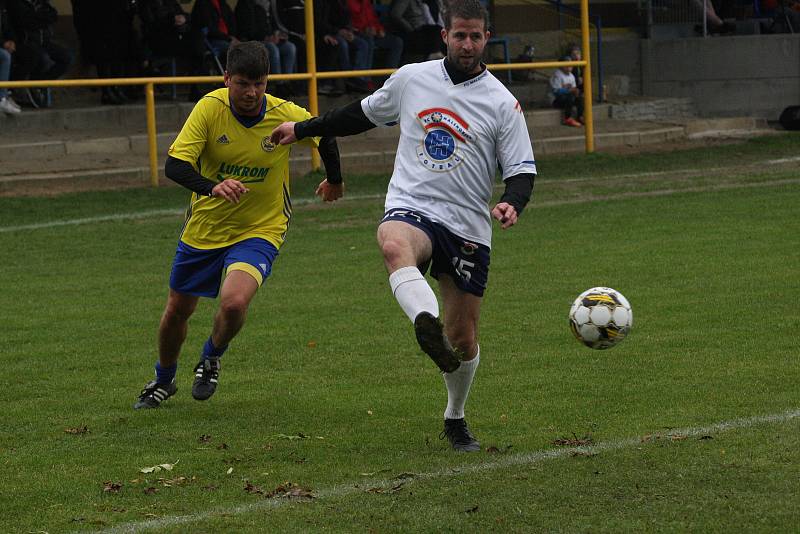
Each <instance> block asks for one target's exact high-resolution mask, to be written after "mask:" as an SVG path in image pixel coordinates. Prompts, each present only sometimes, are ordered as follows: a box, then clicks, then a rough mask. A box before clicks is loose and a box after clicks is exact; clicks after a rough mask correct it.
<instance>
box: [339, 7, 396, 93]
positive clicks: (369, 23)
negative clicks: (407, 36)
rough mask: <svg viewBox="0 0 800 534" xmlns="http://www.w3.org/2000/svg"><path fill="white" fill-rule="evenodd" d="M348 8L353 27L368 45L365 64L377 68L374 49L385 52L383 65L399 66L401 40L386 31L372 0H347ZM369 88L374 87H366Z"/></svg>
mask: <svg viewBox="0 0 800 534" xmlns="http://www.w3.org/2000/svg"><path fill="white" fill-rule="evenodd" d="M347 8H348V9H349V10H350V19H351V21H352V23H353V29H354V30H355V31H356V32H358V35H359V36H360V37H362V38H363V39H364V40H365V41H366V42H367V45H368V47H369V48H368V49H367V66H368V68H371V69H374V68H377V65H375V50H376V49H377V50H381V51H383V52H384V53H385V57H384V60H383V66H384V67H385V68H387V69H396V68H397V67H399V66H400V58H401V57H402V56H403V40H402V39H401V38H400V37H398V36H397V35H393V34H391V33H386V30H385V29H384V27H383V25H382V24H381V23H380V21H379V20H378V14H377V13H376V12H375V5H374V4H373V0H347ZM368 88H369V89H370V90H372V89H374V87H368Z"/></svg>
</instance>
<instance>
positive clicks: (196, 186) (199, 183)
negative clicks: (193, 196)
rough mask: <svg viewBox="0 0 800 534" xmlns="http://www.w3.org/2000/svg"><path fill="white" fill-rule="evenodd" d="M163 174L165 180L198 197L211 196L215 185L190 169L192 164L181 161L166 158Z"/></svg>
mask: <svg viewBox="0 0 800 534" xmlns="http://www.w3.org/2000/svg"><path fill="white" fill-rule="evenodd" d="M164 174H166V175H167V178H169V179H170V180H172V181H173V182H175V183H176V184H178V185H182V186H183V187H185V188H186V189H189V190H191V191H194V192H195V193H197V194H198V195H204V196H209V197H210V196H211V190H212V189H214V186H215V185H217V184H216V183H215V182H212V181H211V180H209V179H208V178H206V177H205V176H203V175H202V174H200V173H199V172H197V171H196V170H194V167H192V164H191V163H189V162H188V161H183V160H182V159H178V158H173V157H172V156H167V163H166V164H165V165H164Z"/></svg>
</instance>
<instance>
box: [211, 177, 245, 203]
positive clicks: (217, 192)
mask: <svg viewBox="0 0 800 534" xmlns="http://www.w3.org/2000/svg"><path fill="white" fill-rule="evenodd" d="M248 191H250V190H249V189H247V188H246V187H245V186H244V184H243V183H242V182H240V181H239V180H233V179H231V178H228V179H227V180H223V181H222V182H220V183H218V184H217V185H215V186H214V189H212V190H211V196H212V197H222V198H224V199H225V200H227V201H228V202H232V203H234V204H238V203H239V199H240V198H241V196H242V195H244V194H245V193H247V192H248Z"/></svg>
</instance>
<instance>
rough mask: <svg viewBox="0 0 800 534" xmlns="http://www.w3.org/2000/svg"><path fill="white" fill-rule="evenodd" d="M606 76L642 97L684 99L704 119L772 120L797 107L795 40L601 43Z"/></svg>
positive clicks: (798, 49)
mask: <svg viewBox="0 0 800 534" xmlns="http://www.w3.org/2000/svg"><path fill="white" fill-rule="evenodd" d="M603 52H604V53H603V56H604V58H603V59H604V64H605V65H604V66H605V73H606V74H607V75H614V74H623V75H627V76H629V77H630V90H631V92H632V93H634V94H641V95H645V96H672V97H690V98H692V99H693V100H694V102H695V105H696V108H697V110H698V112H699V113H700V114H701V115H705V116H734V115H752V116H757V117H765V118H767V119H773V120H774V119H777V117H778V115H779V114H780V112H781V111H782V110H783V109H784V108H785V107H786V106H790V105H800V35H796V34H795V35H788V34H784V35H752V36H750V35H748V36H732V37H713V38H707V39H702V38H696V39H675V40H652V39H642V40H625V41H610V42H607V43H604V51H603Z"/></svg>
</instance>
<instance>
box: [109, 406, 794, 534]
mask: <svg viewBox="0 0 800 534" xmlns="http://www.w3.org/2000/svg"><path fill="white" fill-rule="evenodd" d="M797 417H800V408H796V409H792V410H788V411H785V412H781V413H777V414H771V415H756V416H753V417H744V418H739V419H732V420H730V421H722V422H720V423H714V424H712V425H709V426H705V427H687V428H677V429H673V430H671V431H669V432H663V433H662V432H654V433H653V434H651V436H653V437H654V438H655V437H656V436H658V437H661V438H666V439H669V438H670V436H686V437H697V436H704V435H707V434H713V433H720V432H725V431H727V430H735V429H740V428H747V427H750V426H754V425H760V424H765V423H783V422H786V421H790V420H792V419H795V418H797ZM653 441H657V440H656V439H654V440H653ZM648 443H649V442H648V441H646V440H643V437H642V436H635V437H632V438H627V439H621V440H617V441H608V442H604V443H598V444H596V445H589V446H584V447H569V448H559V449H546V450H539V451H534V452H530V453H525V454H512V455H509V456H505V457H501V458H498V459H497V460H494V461H491V462H484V463H480V464H473V465H465V466H464V467H459V468H448V469H443V470H440V471H432V472H430V473H419V474H414V476H413V477H409V478H404V479H402V480H400V479H397V478H394V479H383V480H371V481H368V480H358V481H357V484H358V487H356V486H355V484H356V482H351V483H350V484H343V485H339V486H332V487H329V488H324V489H321V490H317V491H314V496H315V499H314V501H319V500H322V499H331V498H339V497H347V496H349V495H354V494H358V493H366V490H365V488H380V489H390V488H392V487H393V486H396V485H397V484H399V483H400V482H402V481H405V482H406V483H407V484H408V483H413V481H414V480H431V479H437V478H443V477H456V476H460V475H464V474H468V473H475V472H482V471H494V470H497V469H503V468H507V467H514V466H520V465H531V464H535V463H539V462H544V461H546V460H557V459H559V458H564V457H567V456H570V455H572V454H575V453H589V454H591V453H599V452H604V451H616V450H620V449H625V448H628V447H634V446H638V445H642V446H644V445H647V444H648ZM292 502H293V501H292V500H290V499H288V498H282V497H276V498H272V499H265V500H261V501H258V502H254V503H249V504H243V505H239V506H233V507H218V508H216V509H214V510H210V511H207V512H200V513H196V514H189V515H179V516H172V517H162V518H160V519H150V520H147V521H139V522H132V523H124V524H122V525H118V526H116V527H112V528H108V529H105V530H103V531H101V532H104V533H107V534H116V533H125V532H141V531H144V530H151V529H157V528H167V527H173V526H176V525H185V524H187V523H195V522H197V521H203V520H205V519H208V518H210V517H212V516H215V515H226V516H231V515H239V514H245V513H250V512H256V511H259V510H267V509H273V508H280V507H283V506H286V505H288V504H292Z"/></svg>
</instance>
